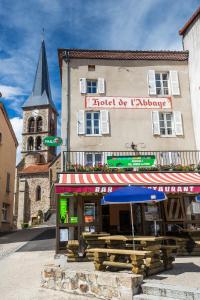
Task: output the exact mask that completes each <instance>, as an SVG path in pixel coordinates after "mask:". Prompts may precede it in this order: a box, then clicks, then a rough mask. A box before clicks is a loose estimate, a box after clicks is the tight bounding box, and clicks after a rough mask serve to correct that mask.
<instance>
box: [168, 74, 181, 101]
mask: <svg viewBox="0 0 200 300" xmlns="http://www.w3.org/2000/svg"><path fill="white" fill-rule="evenodd" d="M170 83H171V92H172V95H174V96H178V95H180V88H179V80H178V72H177V71H170Z"/></svg>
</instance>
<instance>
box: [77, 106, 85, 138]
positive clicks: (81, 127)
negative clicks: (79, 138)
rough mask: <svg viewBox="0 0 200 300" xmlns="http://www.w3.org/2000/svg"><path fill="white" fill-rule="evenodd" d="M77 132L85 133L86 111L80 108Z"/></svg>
mask: <svg viewBox="0 0 200 300" xmlns="http://www.w3.org/2000/svg"><path fill="white" fill-rule="evenodd" d="M77 133H78V134H85V111H84V110H79V112H78V117H77Z"/></svg>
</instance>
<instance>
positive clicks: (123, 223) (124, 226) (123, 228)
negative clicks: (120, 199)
mask: <svg viewBox="0 0 200 300" xmlns="http://www.w3.org/2000/svg"><path fill="white" fill-rule="evenodd" d="M119 227H120V232H122V233H123V234H130V232H131V218H130V211H129V210H120V211H119Z"/></svg>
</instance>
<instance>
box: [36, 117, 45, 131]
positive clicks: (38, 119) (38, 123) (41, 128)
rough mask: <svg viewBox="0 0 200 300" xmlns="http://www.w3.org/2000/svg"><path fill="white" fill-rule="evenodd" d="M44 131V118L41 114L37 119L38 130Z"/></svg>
mask: <svg viewBox="0 0 200 300" xmlns="http://www.w3.org/2000/svg"><path fill="white" fill-rule="evenodd" d="M42 131H43V119H42V117H41V116H39V117H37V119H36V132H42Z"/></svg>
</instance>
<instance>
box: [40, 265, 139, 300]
mask: <svg viewBox="0 0 200 300" xmlns="http://www.w3.org/2000/svg"><path fill="white" fill-rule="evenodd" d="M142 281H143V277H142V276H141V275H136V274H132V273H131V274H129V273H122V272H117V273H115V272H98V271H93V272H92V271H79V272H78V271H73V270H71V269H68V270H64V269H62V268H61V267H59V266H58V267H57V266H54V265H53V266H52V265H49V266H46V267H45V268H44V271H43V272H42V281H41V286H42V287H44V288H49V289H54V290H60V291H63V292H66V293H73V294H76V295H85V296H87V297H88V299H89V297H90V296H93V297H96V298H98V299H104V300H117V299H120V300H132V297H133V295H135V294H137V293H138V292H139V289H140V285H141V283H142Z"/></svg>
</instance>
